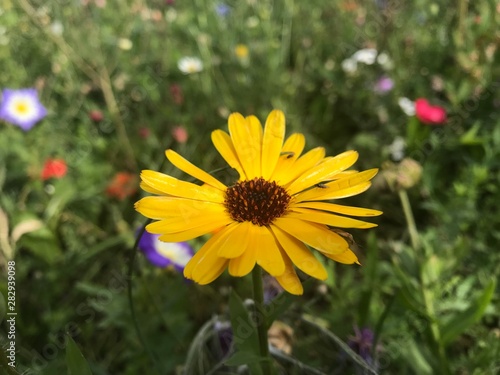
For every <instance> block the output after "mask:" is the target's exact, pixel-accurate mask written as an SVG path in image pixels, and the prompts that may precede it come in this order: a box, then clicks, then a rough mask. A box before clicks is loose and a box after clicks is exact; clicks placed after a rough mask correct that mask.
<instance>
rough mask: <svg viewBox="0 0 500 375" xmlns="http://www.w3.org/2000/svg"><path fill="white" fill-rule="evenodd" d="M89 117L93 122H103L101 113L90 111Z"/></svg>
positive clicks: (95, 110)
mask: <svg viewBox="0 0 500 375" xmlns="http://www.w3.org/2000/svg"><path fill="white" fill-rule="evenodd" d="M89 117H90V119H91V120H92V121H94V122H101V121H102V120H104V115H103V114H102V112H101V111H99V110H97V109H94V110H92V111H90V112H89Z"/></svg>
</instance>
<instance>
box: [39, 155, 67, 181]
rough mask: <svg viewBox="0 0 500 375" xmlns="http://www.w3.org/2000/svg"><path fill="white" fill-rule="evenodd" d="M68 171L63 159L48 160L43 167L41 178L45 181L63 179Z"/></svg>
mask: <svg viewBox="0 0 500 375" xmlns="http://www.w3.org/2000/svg"><path fill="white" fill-rule="evenodd" d="M67 171H68V166H67V165H66V162H65V161H64V160H63V159H47V161H46V162H45V164H44V166H43V170H42V174H41V178H42V180H44V181H45V180H48V179H49V178H62V177H64V176H65V175H66V172H67Z"/></svg>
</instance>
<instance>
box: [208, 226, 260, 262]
mask: <svg viewBox="0 0 500 375" xmlns="http://www.w3.org/2000/svg"><path fill="white" fill-rule="evenodd" d="M252 226H254V225H253V224H252V223H251V222H249V221H244V222H242V223H237V225H234V226H233V230H232V231H230V232H229V233H228V234H227V236H226V237H225V239H224V241H223V242H221V243H220V244H219V248H218V250H217V255H218V256H220V257H221V258H227V259H232V258H238V257H239V256H241V254H243V252H244V251H245V250H246V249H247V248H248V243H249V242H250V241H252V240H253V238H252V236H251V235H250V228H251V227H252Z"/></svg>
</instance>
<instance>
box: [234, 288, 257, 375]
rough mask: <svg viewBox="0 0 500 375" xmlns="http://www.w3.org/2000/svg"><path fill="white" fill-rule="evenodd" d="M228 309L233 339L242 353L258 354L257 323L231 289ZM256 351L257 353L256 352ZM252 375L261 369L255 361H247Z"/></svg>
mask: <svg viewBox="0 0 500 375" xmlns="http://www.w3.org/2000/svg"><path fill="white" fill-rule="evenodd" d="M229 310H230V312H231V326H232V328H233V341H234V343H235V345H236V348H237V350H238V351H239V352H241V353H243V354H242V355H249V354H252V355H254V356H259V355H260V348H259V336H258V335H259V333H258V331H257V325H256V324H255V322H254V321H253V320H252V318H251V317H250V314H249V313H248V311H247V309H246V308H245V305H244V304H243V301H242V300H241V298H240V297H239V296H238V295H237V294H236V292H235V291H234V290H233V291H232V293H231V295H230V297H229ZM257 353H258V354H257ZM248 367H249V369H250V373H251V374H252V375H254V374H255V375H261V374H262V369H261V367H260V365H259V364H258V363H257V364H256V363H248Z"/></svg>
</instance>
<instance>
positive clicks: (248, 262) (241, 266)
mask: <svg viewBox="0 0 500 375" xmlns="http://www.w3.org/2000/svg"><path fill="white" fill-rule="evenodd" d="M242 245H243V246H245V251H244V252H243V254H241V255H240V256H239V257H238V258H233V259H230V260H229V267H228V271H229V274H230V275H231V276H236V277H242V276H246V275H248V274H249V273H250V272H251V271H252V270H253V268H254V267H255V263H256V262H257V251H258V249H257V248H256V247H255V238H254V237H249V238H248V242H247V243H246V244H242Z"/></svg>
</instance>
